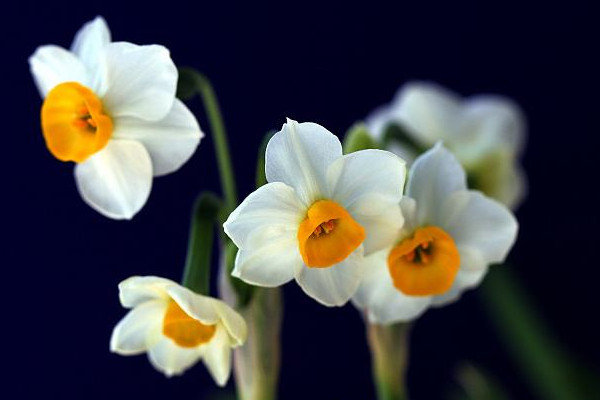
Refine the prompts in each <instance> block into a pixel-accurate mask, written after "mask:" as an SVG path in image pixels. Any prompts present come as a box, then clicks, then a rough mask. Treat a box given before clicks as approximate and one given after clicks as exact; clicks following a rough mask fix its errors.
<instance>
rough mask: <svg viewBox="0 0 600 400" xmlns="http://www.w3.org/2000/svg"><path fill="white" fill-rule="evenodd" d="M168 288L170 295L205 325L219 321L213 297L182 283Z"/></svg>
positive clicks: (188, 313)
mask: <svg viewBox="0 0 600 400" xmlns="http://www.w3.org/2000/svg"><path fill="white" fill-rule="evenodd" d="M166 290H167V293H168V294H169V296H171V298H172V299H173V300H174V301H175V302H176V303H177V304H178V305H179V307H181V309H182V310H183V311H185V313H186V314H187V315H189V316H190V317H192V318H195V319H197V320H198V321H200V322H202V323H203V324H205V325H213V324H216V323H217V322H218V321H219V314H217V311H216V309H215V299H213V298H212V297H208V296H202V295H199V294H197V293H194V292H192V291H191V290H190V289H188V288H186V287H183V286H181V285H173V286H169V287H167V288H166Z"/></svg>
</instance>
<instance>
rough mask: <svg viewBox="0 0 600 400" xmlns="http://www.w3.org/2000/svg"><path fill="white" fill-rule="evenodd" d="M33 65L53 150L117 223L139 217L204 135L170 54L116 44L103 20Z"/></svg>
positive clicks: (92, 201)
mask: <svg viewBox="0 0 600 400" xmlns="http://www.w3.org/2000/svg"><path fill="white" fill-rule="evenodd" d="M29 65H30V67H31V73H32V74H33V77H34V79H35V82H36V84H37V86H38V89H39V91H40V93H41V95H42V97H44V98H45V100H44V104H43V106H42V112H41V120H42V121H41V122H42V131H43V135H44V139H45V141H46V145H47V147H48V149H49V150H50V152H51V153H52V154H53V155H54V156H55V157H56V158H58V159H59V160H61V161H73V162H75V163H77V165H76V167H75V180H76V183H77V188H78V190H79V193H80V194H81V196H82V197H83V199H84V201H85V202H86V203H87V204H89V205H90V206H91V207H92V208H94V209H95V210H96V211H98V212H100V213H101V214H103V215H105V216H107V217H109V218H115V219H123V218H124V219H129V218H132V217H133V216H134V215H135V214H136V213H137V212H138V211H139V210H140V209H141V208H142V207H143V206H144V204H145V203H146V200H147V199H148V196H149V194H150V189H151V186H152V177H153V176H160V175H165V174H168V173H171V172H174V171H176V170H177V169H178V168H179V167H181V165H183V164H184V163H185V162H186V161H187V160H188V159H189V158H190V157H191V156H192V154H193V153H194V151H195V149H196V147H197V146H198V143H199V141H200V139H201V138H202V136H203V133H202V132H201V131H200V127H199V126H198V122H197V121H196V118H195V117H194V116H193V114H192V113H191V112H190V111H189V110H188V109H187V107H186V106H185V105H184V104H183V103H182V102H181V101H179V100H177V99H176V98H175V90H176V85H177V68H176V67H175V64H173V61H172V60H171V58H170V56H169V51H168V50H167V49H166V48H164V47H163V46H158V45H148V46H138V45H135V44H132V43H127V42H111V38H110V32H109V30H108V27H107V25H106V22H105V21H104V19H102V17H97V18H96V19H94V20H93V21H91V22H88V23H87V24H85V25H84V26H83V28H82V29H81V30H80V31H79V32H78V33H77V35H76V36H75V40H74V41H73V45H72V46H71V50H70V51H69V50H66V49H63V48H62V47H59V46H54V45H47V46H41V47H39V48H38V49H37V50H36V51H35V53H34V54H33V55H32V56H31V57H30V58H29Z"/></svg>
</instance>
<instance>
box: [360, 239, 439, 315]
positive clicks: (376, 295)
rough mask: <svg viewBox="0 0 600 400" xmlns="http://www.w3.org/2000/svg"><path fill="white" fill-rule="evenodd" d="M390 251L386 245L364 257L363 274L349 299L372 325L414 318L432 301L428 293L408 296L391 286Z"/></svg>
mask: <svg viewBox="0 0 600 400" xmlns="http://www.w3.org/2000/svg"><path fill="white" fill-rule="evenodd" d="M390 250H391V248H387V249H384V250H382V251H379V252H377V253H374V254H372V255H371V256H369V257H366V258H365V267H364V269H365V272H364V276H363V279H362V281H361V284H360V286H359V288H358V290H357V292H356V295H355V296H354V297H353V298H352V301H353V303H354V304H355V305H356V306H357V307H358V308H360V309H363V310H365V311H366V312H367V315H368V318H369V321H370V322H371V323H375V324H386V325H387V324H391V323H395V322H401V321H410V320H413V319H415V318H416V317H418V316H419V315H421V314H423V313H424V312H425V310H426V309H427V307H428V306H429V305H430V304H431V297H429V296H407V295H405V294H404V293H402V292H401V291H399V290H398V289H396V288H395V287H394V284H393V282H392V278H391V276H390V274H389V270H388V266H387V257H388V255H389V252H390Z"/></svg>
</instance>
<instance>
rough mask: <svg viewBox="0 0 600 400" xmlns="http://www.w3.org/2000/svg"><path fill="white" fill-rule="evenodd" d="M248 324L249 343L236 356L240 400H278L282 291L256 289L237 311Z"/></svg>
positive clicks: (235, 363) (278, 289)
mask: <svg viewBox="0 0 600 400" xmlns="http://www.w3.org/2000/svg"><path fill="white" fill-rule="evenodd" d="M238 311H239V312H240V314H241V315H242V316H243V317H244V319H245V320H246V321H247V323H248V341H247V343H246V344H245V345H244V346H243V347H241V348H240V349H237V350H236V352H235V353H234V372H235V377H236V379H235V383H236V385H237V389H238V395H239V396H240V400H275V399H276V398H277V386H278V379H279V366H280V350H279V349H280V345H279V341H280V332H281V321H282V314H283V312H282V307H281V289H280V288H256V289H255V291H254V293H253V295H252V300H251V301H250V304H249V305H248V306H247V307H244V308H242V309H240V310H238Z"/></svg>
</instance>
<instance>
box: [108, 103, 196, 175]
mask: <svg viewBox="0 0 600 400" xmlns="http://www.w3.org/2000/svg"><path fill="white" fill-rule="evenodd" d="M203 137H204V133H202V131H201V130H200V126H199V125H198V121H196V117H194V114H192V113H191V112H190V110H189V109H188V108H187V107H186V106H185V104H183V102H181V101H180V100H178V99H175V102H174V103H173V107H172V108H171V111H169V113H168V114H167V115H166V116H165V117H164V118H163V119H161V120H160V121H155V122H149V121H144V120H142V119H139V118H134V117H121V118H118V119H116V120H115V129H114V132H113V138H115V139H130V140H137V141H139V142H140V143H142V144H143V145H144V147H146V150H148V153H149V154H150V158H151V159H152V167H153V168H152V171H153V173H154V176H160V175H166V174H170V173H171V172H174V171H177V170H178V169H179V168H180V167H181V166H182V165H183V164H184V163H185V162H186V161H187V160H189V158H190V157H191V156H192V155H193V154H194V151H195V150H196V147H198V144H199V143H200V139H201V138H203Z"/></svg>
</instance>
